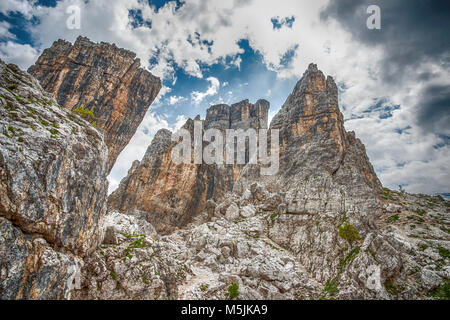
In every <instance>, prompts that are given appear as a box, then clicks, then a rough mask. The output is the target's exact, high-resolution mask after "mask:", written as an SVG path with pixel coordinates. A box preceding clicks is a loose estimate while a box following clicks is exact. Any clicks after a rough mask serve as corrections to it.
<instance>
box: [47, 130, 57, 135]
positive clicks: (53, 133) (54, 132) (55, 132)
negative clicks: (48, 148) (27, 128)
mask: <svg viewBox="0 0 450 320" xmlns="http://www.w3.org/2000/svg"><path fill="white" fill-rule="evenodd" d="M48 131H50V133H51V134H52V135H57V134H58V130H56V129H48Z"/></svg>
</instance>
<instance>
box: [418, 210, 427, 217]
mask: <svg viewBox="0 0 450 320" xmlns="http://www.w3.org/2000/svg"><path fill="white" fill-rule="evenodd" d="M416 213H417V214H418V215H419V216H421V217H423V216H424V215H425V214H426V213H427V212H426V211H425V210H422V209H419V210H417V211H416Z"/></svg>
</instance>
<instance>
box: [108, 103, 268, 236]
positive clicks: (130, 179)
mask: <svg viewBox="0 0 450 320" xmlns="http://www.w3.org/2000/svg"><path fill="white" fill-rule="evenodd" d="M268 110H269V103H268V102H267V101H265V100H258V101H257V102H256V103H255V104H251V103H249V101H248V100H244V101H241V102H239V103H236V104H233V105H232V106H228V105H224V104H222V105H215V106H212V107H210V108H209V109H208V110H207V111H206V119H205V120H204V121H203V123H202V126H203V129H204V130H206V129H210V128H214V129H218V130H220V131H221V132H225V130H227V129H243V130H247V129H249V128H253V129H267V127H268V124H267V119H268ZM197 119H199V118H197ZM183 128H185V129H187V130H188V131H189V132H190V133H191V136H193V131H194V120H192V119H189V120H188V121H187V122H186V124H185V125H184V126H183ZM171 137H172V133H171V132H170V131H168V130H165V129H162V130H160V131H158V132H157V133H156V136H155V138H154V140H153V142H152V143H151V145H150V146H149V147H148V149H147V152H146V153H145V156H144V157H143V159H142V161H141V162H135V163H133V166H132V168H131V169H130V171H129V172H128V175H127V176H126V177H125V178H124V179H123V180H122V181H121V183H120V185H119V187H118V189H117V190H116V191H114V192H113V193H112V194H111V196H110V197H109V199H108V207H109V210H110V211H119V212H122V213H127V212H129V211H133V210H139V211H142V212H145V213H146V215H147V219H148V220H149V221H150V222H151V223H152V224H153V225H154V226H155V228H156V230H158V231H159V232H163V233H167V232H170V231H173V230H174V229H175V228H177V227H183V226H185V225H186V224H187V223H189V222H191V221H192V219H193V218H194V217H195V216H196V215H197V214H199V213H201V212H202V211H203V210H205V209H206V206H207V205H208V206H209V208H210V209H211V206H214V205H215V201H217V200H219V199H220V198H221V197H222V196H223V194H224V193H226V192H230V191H232V189H233V185H234V182H235V181H236V179H237V177H238V175H239V173H240V171H241V170H242V168H243V166H242V165H237V164H235V165H227V166H218V165H216V164H214V165H206V164H184V163H183V164H179V165H175V164H174V163H173V161H172V157H171V155H172V149H173V147H174V145H175V143H174V142H172V139H171Z"/></svg>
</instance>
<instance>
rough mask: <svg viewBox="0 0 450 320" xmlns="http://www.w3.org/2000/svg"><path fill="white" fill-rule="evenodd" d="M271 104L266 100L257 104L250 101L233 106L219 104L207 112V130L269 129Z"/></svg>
mask: <svg viewBox="0 0 450 320" xmlns="http://www.w3.org/2000/svg"><path fill="white" fill-rule="evenodd" d="M269 108H270V103H269V102H268V101H266V100H264V99H260V100H258V101H256V103H255V104H252V103H250V102H249V100H248V99H245V100H242V101H240V102H238V103H235V104H232V105H231V106H229V105H226V104H218V105H213V106H211V107H210V108H209V109H208V110H206V119H205V128H217V129H221V130H224V129H244V130H246V129H249V128H253V129H260V128H261V129H267V127H268V125H267V121H268V120H267V119H268V112H269Z"/></svg>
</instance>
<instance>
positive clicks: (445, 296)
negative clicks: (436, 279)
mask: <svg viewBox="0 0 450 320" xmlns="http://www.w3.org/2000/svg"><path fill="white" fill-rule="evenodd" d="M432 297H434V298H436V299H439V300H450V280H448V279H445V280H444V282H443V283H442V284H441V285H440V286H439V287H437V288H436V289H435V290H434V292H433V293H432Z"/></svg>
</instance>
